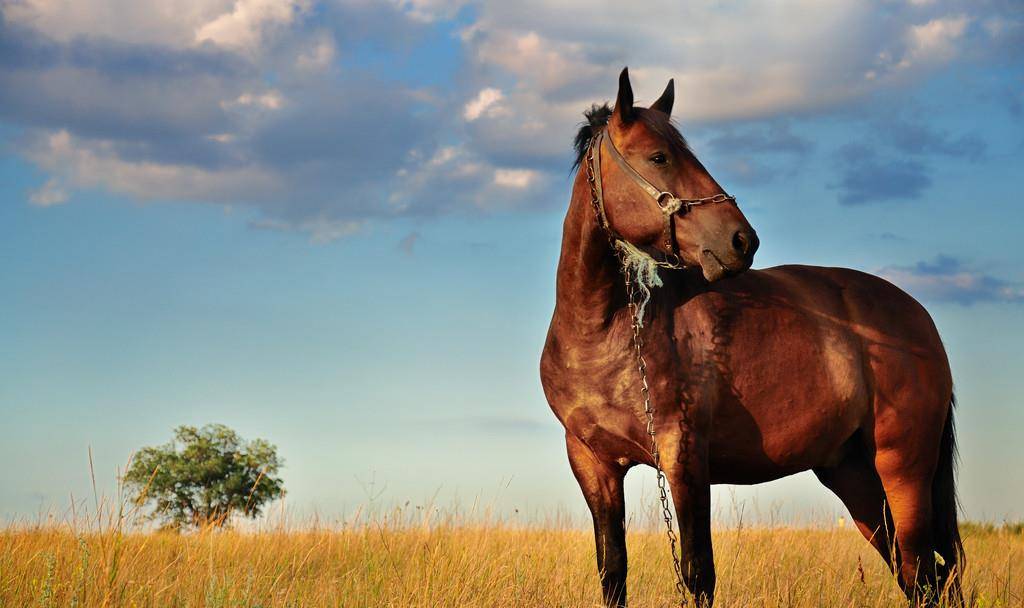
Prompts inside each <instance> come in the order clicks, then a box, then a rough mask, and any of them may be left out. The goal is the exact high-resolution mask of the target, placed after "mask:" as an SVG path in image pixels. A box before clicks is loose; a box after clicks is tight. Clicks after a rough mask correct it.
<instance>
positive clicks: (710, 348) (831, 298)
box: [540, 69, 964, 606]
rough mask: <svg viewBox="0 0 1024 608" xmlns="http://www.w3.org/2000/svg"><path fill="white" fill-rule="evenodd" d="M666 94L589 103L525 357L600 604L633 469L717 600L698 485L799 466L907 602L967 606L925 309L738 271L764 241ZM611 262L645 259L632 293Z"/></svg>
mask: <svg viewBox="0 0 1024 608" xmlns="http://www.w3.org/2000/svg"><path fill="white" fill-rule="evenodd" d="M674 97H675V92H674V83H673V81H669V83H668V86H667V87H666V88H665V90H664V93H662V95H661V96H660V97H659V98H658V99H657V100H656V101H655V102H654V103H653V104H651V105H650V107H647V108H644V107H638V106H634V102H633V91H632V86H631V84H630V81H629V72H628V70H627V69H624V70H623V71H622V73H621V75H620V77H619V87H618V93H617V96H616V100H615V103H614V106H613V107H609V106H608V104H604V105H603V106H597V105H594V106H592V107H591V109H590V110H589V111H587V112H585V114H584V116H585V117H586V122H585V123H584V124H583V126H582V127H581V129H580V131H579V133H578V135H577V137H576V142H575V143H576V164H575V165H574V168H575V169H577V171H576V177H575V179H574V182H573V189H572V199H571V201H570V203H569V208H568V211H567V213H566V216H565V222H564V227H563V233H562V247H561V254H560V257H559V261H558V270H557V278H556V301H555V308H554V313H553V315H552V318H551V324H550V327H549V330H548V334H547V338H546V342H545V344H544V350H543V354H542V356H541V362H540V375H541V382H542V385H543V388H544V393H545V396H546V398H547V401H548V403H549V405H550V407H551V410H552V411H553V412H554V414H555V416H556V417H557V418H558V420H559V421H560V422H561V423H562V425H563V426H564V428H565V443H566V449H567V452H568V458H569V464H570V466H571V469H572V471H573V474H574V476H575V478H576V480H577V481H578V483H579V486H580V488H581V490H582V491H583V496H584V498H585V500H586V503H587V505H588V507H589V509H590V512H591V514H592V516H593V524H594V537H595V541H596V552H597V568H598V572H599V575H600V581H601V588H602V596H603V600H604V602H605V603H606V604H607V605H608V606H625V605H626V570H627V561H626V542H625V521H624V520H625V501H624V498H623V479H624V477H625V475H626V472H627V471H628V470H629V469H630V468H631V467H633V466H635V465H638V464H643V465H648V466H655V465H658V466H659V471H663V474H664V478H665V479H666V480H667V484H668V487H669V489H670V490H671V501H672V507H673V509H672V510H673V511H674V513H675V517H676V519H677V522H678V534H679V545H680V547H679V554H676V553H675V547H674V546H673V559H674V560H679V561H680V566H681V567H680V570H681V573H679V574H678V576H679V578H681V579H683V582H684V583H685V587H686V589H687V590H688V592H689V593H690V594H692V596H693V598H694V599H695V600H696V602H697V604H698V605H704V606H711V605H712V603H713V601H714V592H715V566H714V557H713V550H712V543H711V492H710V488H711V485H712V484H722V483H728V484H756V483H762V482H767V481H771V480H774V479H779V478H781V477H785V476H788V475H792V474H794V473H798V472H801V471H806V470H811V471H813V472H814V474H815V475H816V476H817V478H818V479H819V480H820V481H821V483H822V484H823V485H824V486H825V487H826V488H828V489H829V490H831V491H832V492H833V493H834V494H835V495H836V496H838V497H839V499H840V500H841V501H842V502H843V504H844V505H845V506H846V508H847V509H848V510H849V512H850V516H851V518H852V520H853V521H854V522H855V523H856V526H857V528H858V530H859V531H860V532H861V533H862V534H863V535H864V537H865V538H866V539H867V540H868V542H870V543H871V545H872V546H874V548H875V549H876V550H877V551H878V553H879V554H880V555H881V556H882V558H883V559H884V560H885V561H886V563H887V564H888V565H889V568H890V570H891V571H892V573H893V575H894V577H895V578H896V579H897V582H898V584H899V585H900V587H901V588H902V590H903V592H904V593H905V594H906V596H907V597H908V598H909V600H910V601H912V602H915V603H926V604H929V605H935V604H938V603H939V602H940V601H943V600H941V599H940V598H945V601H949V602H951V603H953V604H955V605H962V604H963V599H962V592H961V590H960V586H959V582H958V581H959V576H958V575H959V572H960V570H961V569H962V567H963V563H964V553H963V547H962V544H961V541H960V534H959V530H958V526H957V503H956V491H955V478H954V474H955V471H954V467H955V460H956V453H955V450H956V445H955V433H954V421H953V407H954V403H955V402H954V396H953V384H952V378H951V374H950V368H949V363H948V360H947V357H946V353H945V350H944V347H943V345H942V342H941V340H940V338H939V335H938V332H937V330H936V328H935V325H934V323H933V321H932V319H931V317H930V316H929V315H928V313H927V312H926V311H925V309H924V308H923V307H922V306H921V305H920V304H919V303H918V302H917V301H916V300H914V299H913V298H912V297H911V296H909V295H908V294H906V293H905V292H903V291H901V290H900V289H899V288H897V287H896V286H894V285H892V284H890V283H889V282H887V281H885V280H883V279H881V278H879V277H876V276H873V275H870V274H866V273H863V272H859V271H856V270H850V269H845V268H825V267H816V266H800V265H787V266H778V267H774V268H766V269H763V270H749V268H750V266H751V264H752V262H753V257H754V254H755V252H756V250H757V248H758V244H759V242H758V237H757V235H756V233H755V231H754V230H753V228H751V226H750V224H749V223H748V222H747V219H746V218H745V217H744V215H743V213H742V212H741V211H740V209H739V207H738V206H737V205H736V203H735V200H734V199H733V198H732V197H730V196H728V195H726V194H725V191H724V190H723V189H722V187H721V186H720V185H719V184H718V182H717V181H715V179H714V178H713V177H712V176H711V175H710V174H709V173H708V171H707V170H706V169H705V167H704V166H703V165H702V164H701V162H700V161H699V160H698V159H697V157H696V156H695V155H694V153H693V152H692V151H691V149H690V148H689V147H688V145H687V143H686V141H685V139H684V138H683V137H682V135H681V134H680V133H679V131H678V130H677V129H676V128H675V127H674V125H673V123H672V121H671V112H672V106H673V102H674ZM638 260H639V262H638ZM624 262H625V263H626V264H627V266H630V265H632V266H637V265H638V264H639V266H640V267H646V268H647V269H648V271H647V275H648V277H647V281H646V284H645V283H644V276H642V275H643V274H644V273H642V272H634V273H632V274H630V275H629V276H630V277H631V278H632V282H631V283H630V284H629V285H627V284H626V282H625V281H624V280H623V277H622V272H623V263H624ZM627 271H628V268H627ZM659 284H660V287H657V285H659ZM648 287H649V288H650V289H649V293H645V294H643V295H645V298H646V296H649V299H647V301H645V302H639V303H638V302H637V301H636V300H634V299H631V297H630V296H631V294H633V293H634V292H635V291H636V290H637V289H640V290H642V291H644V292H648ZM637 304H639V305H640V310H639V312H640V313H641V314H642V319H641V323H639V324H638V323H636V322H635V319H636V315H635V313H636V312H638V311H637V308H636V306H637ZM644 309H645V310H644ZM634 330H635V331H636V332H637V337H638V338H639V339H640V340H642V345H643V350H642V356H643V358H644V365H643V366H642V367H643V368H645V369H643V370H642V373H640V372H638V367H637V357H636V354H637V353H636V352H634V348H632V347H631V339H632V337H633V332H634ZM641 388H642V390H641ZM644 395H647V396H649V399H650V404H651V408H650V409H651V426H650V431H651V433H653V434H654V435H653V436H654V437H655V438H656V445H655V447H652V445H651V436H649V434H648V427H647V424H646V421H645V410H644V408H643V407H642V405H643V396H644ZM670 528H671V525H670ZM823 559H826V558H824V557H823ZM680 587H681V586H680Z"/></svg>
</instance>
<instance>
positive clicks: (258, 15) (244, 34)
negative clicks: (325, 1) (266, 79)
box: [195, 0, 310, 51]
mask: <svg viewBox="0 0 1024 608" xmlns="http://www.w3.org/2000/svg"><path fill="white" fill-rule="evenodd" d="M309 8H310V2H309V0H235V4H234V6H233V7H232V8H231V10H230V11H229V12H226V13H223V14H221V15H219V16H217V17H216V18H215V19H213V20H211V21H209V22H207V23H204V24H202V25H201V26H199V27H198V28H197V29H196V37H195V39H196V42H200V43H202V42H205V41H210V42H213V43H214V44H219V45H223V46H228V47H236V48H241V49H245V50H247V51H254V50H256V49H257V48H259V46H260V42H261V40H262V37H263V34H264V32H265V31H267V30H268V29H271V28H275V27H284V26H287V25H288V24H290V23H292V22H293V21H294V20H295V19H296V16H297V15H299V14H300V13H301V12H303V11H306V10H309Z"/></svg>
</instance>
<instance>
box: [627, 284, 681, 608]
mask: <svg viewBox="0 0 1024 608" xmlns="http://www.w3.org/2000/svg"><path fill="white" fill-rule="evenodd" d="M622 274H623V276H624V277H625V279H626V296H627V298H628V300H629V312H630V317H631V319H632V325H633V354H634V356H635V358H636V369H637V372H639V374H640V394H641V396H642V397H643V403H644V414H645V415H646V416H647V435H648V436H649V437H650V438H651V459H652V460H653V461H654V470H655V471H656V472H657V474H658V493H659V498H660V499H661V515H662V519H664V520H665V534H666V536H668V544H669V548H670V550H671V552H672V569H673V570H674V571H675V575H676V592H677V593H679V597H680V600H681V605H686V598H687V595H686V587H685V586H684V585H683V568H682V565H680V563H679V551H678V549H677V544H678V539H677V537H676V531H675V526H673V525H672V508H671V506H670V503H669V500H668V486H667V483H666V479H665V471H664V470H663V469H662V468H661V452H660V451H659V450H658V440H657V437H656V436H655V431H654V406H652V405H651V387H650V385H648V383H647V360H646V359H644V353H643V347H644V339H643V337H642V336H641V335H640V328H641V326H642V322H643V319H641V318H640V314H641V313H640V307H639V304H638V296H637V290H636V288H635V285H634V281H633V277H632V275H631V274H630V271H629V269H628V267H626V266H625V265H623V267H622Z"/></svg>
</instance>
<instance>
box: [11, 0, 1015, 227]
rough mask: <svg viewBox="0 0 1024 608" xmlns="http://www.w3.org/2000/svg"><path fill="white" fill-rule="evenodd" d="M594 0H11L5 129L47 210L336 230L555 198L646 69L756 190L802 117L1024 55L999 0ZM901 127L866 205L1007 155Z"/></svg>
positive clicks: (801, 143)
mask: <svg viewBox="0 0 1024 608" xmlns="http://www.w3.org/2000/svg"><path fill="white" fill-rule="evenodd" d="M574 2H575V0H573V1H571V2H569V3H568V4H566V3H565V2H558V3H554V2H552V1H551V0H524V1H522V2H514V3H509V2H498V1H492V0H481V1H479V2H476V3H474V5H473V7H472V10H463V8H464V6H465V2H464V1H463V0H395V1H393V2H384V3H366V2H358V1H354V0H209V1H207V2H195V1H194V0H166V1H165V2H160V3H158V4H156V5H151V4H146V3H139V2H137V1H136V0H18V1H17V2H8V3H2V1H0V121H2V122H3V124H5V125H8V126H14V127H16V129H17V131H18V137H20V138H22V139H23V140H24V142H25V145H23V146H18V149H19V150H22V153H23V155H24V156H25V157H26V158H28V159H29V160H30V161H31V162H33V163H35V165H36V166H37V167H39V168H40V169H42V170H43V171H44V172H45V173H46V176H45V177H44V178H43V179H42V180H40V181H41V182H44V183H43V184H41V185H40V186H39V187H38V188H37V189H36V190H35V191H34V192H33V193H31V194H30V199H31V200H30V202H32V203H34V204H44V201H49V204H57V203H58V202H65V201H66V202H72V203H73V201H74V199H75V192H76V190H79V189H102V190H107V191H110V192H113V193H116V194H119V195H122V196H125V197H131V198H135V199H140V200H168V201H190V202H209V203H214V204H229V203H230V204H232V205H243V206H246V207H247V208H248V209H250V210H252V213H253V217H254V218H255V219H253V220H252V221H253V222H254V226H257V227H260V228H266V229H277V230H289V231H299V232H303V233H306V234H309V235H311V237H312V238H314V239H315V240H330V239H333V238H340V237H342V236H344V235H346V234H350V233H351V232H352V231H354V230H358V229H359V228H360V227H361V226H363V225H365V224H366V222H368V221H373V220H375V219H378V218H388V217H394V216H396V215H423V216H426V215H437V214H441V213H449V212H453V211H459V210H467V209H468V210H480V209H483V210H489V209H498V208H513V207H514V208H527V207H531V206H540V205H543V204H550V203H545V201H550V200H554V197H553V196H552V193H551V190H550V188H552V187H553V184H564V181H559V180H560V179H562V180H564V175H565V170H566V168H567V166H568V164H569V162H570V150H569V142H570V141H571V138H572V135H573V131H574V129H575V128H576V126H577V124H578V121H579V120H580V118H581V117H580V112H581V111H582V109H584V108H585V107H587V106H588V105H589V104H590V103H592V102H594V101H601V100H605V99H609V98H611V97H612V96H614V92H615V75H616V74H617V73H618V71H619V70H620V69H621V67H622V66H623V65H625V64H627V63H628V64H630V65H631V66H632V67H633V70H632V73H633V76H634V83H635V85H636V90H637V94H638V97H639V98H640V99H641V100H643V99H647V100H648V101H649V100H650V99H653V98H654V97H655V96H656V95H657V94H658V93H660V91H661V89H662V87H663V86H664V83H665V82H666V81H667V80H668V78H670V77H675V78H676V85H677V87H676V88H677V104H676V105H677V112H676V115H677V117H679V118H680V119H681V121H682V124H684V126H685V127H687V128H690V126H691V125H693V124H694V123H700V124H703V125H712V126H713V128H717V129H718V131H717V132H715V134H714V136H713V137H711V138H710V139H709V143H708V145H709V148H710V149H712V152H714V153H716V154H720V155H723V156H725V158H724V160H723V166H725V167H727V171H728V172H730V175H732V176H734V177H736V179H738V180H740V181H744V180H746V181H747V182H748V183H752V182H760V181H767V180H770V179H772V178H773V177H774V176H776V175H778V174H780V171H781V172H784V171H787V170H791V167H792V165H794V164H795V161H796V160H797V159H799V158H801V156H802V155H806V154H807V153H808V151H809V150H810V149H811V147H812V146H811V144H810V143H809V142H808V141H807V140H806V139H805V138H803V137H801V136H800V135H799V134H798V133H796V132H793V131H790V129H789V127H788V125H789V124H790V123H789V122H787V121H788V120H791V119H792V117H794V116H799V115H802V114H806V113H814V112H821V111H824V110H828V109H831V108H837V107H838V108H843V107H846V108H849V107H850V106H851V104H855V103H856V102H857V101H858V100H861V99H865V98H866V96H868V95H870V94H872V93H874V92H877V91H879V90H883V89H885V88H886V87H897V86H904V85H905V84H907V83H910V82H913V81H914V80H915V79H919V78H921V77H922V76H926V75H928V74H930V73H932V72H933V71H934V70H938V69H941V68H942V67H943V66H946V65H949V64H950V63H952V62H956V61H962V60H965V59H964V58H965V57H968V56H969V57H973V58H975V59H977V58H979V57H980V58H985V57H988V56H991V55H992V54H993V53H994V51H992V49H995V48H999V49H1002V51H1001V52H1002V54H1003V55H1006V54H1007V53H1006V52H1005V51H1006V49H1011V48H1015V45H1014V43H1013V41H1014V40H1016V39H1017V38H1016V36H1018V35H1019V34H1017V33H1015V32H1019V31H1020V27H1019V23H1018V21H1019V20H1018V19H1017V18H1016V17H1015V16H1014V15H1012V14H1008V12H1007V11H1002V10H1001V9H1000V8H999V6H996V5H991V6H990V5H984V6H977V7H976V6H961V7H958V8H950V7H949V6H948V3H945V2H940V1H938V0H936V1H934V2H929V3H921V4H918V5H914V4H910V3H892V4H891V5H887V7H886V17H885V19H879V18H878V10H877V7H874V6H872V5H870V3H864V2H860V1H859V0H839V1H837V2H832V3H827V4H825V3H821V2H817V1H816V0H784V1H782V2H773V3H756V2H751V3H741V5H742V6H739V7H738V8H736V9H735V10H734V9H729V10H724V9H723V7H722V5H721V3H719V2H716V1H714V0H699V1H696V2H687V3H674V4H673V3H668V4H665V5H662V6H659V7H658V8H657V9H656V10H652V9H651V8H650V7H647V6H640V5H630V4H628V3H617V4H612V5H608V6H604V7H602V8H601V10H594V9H593V7H592V5H591V3H589V2H588V3H581V2H575V3H574ZM738 10H742V12H743V14H744V17H743V18H742V19H737V18H736V14H737V11H738ZM623 24H629V26H628V27H624V25H623ZM427 44H429V45H430V47H431V49H435V47H437V46H438V45H441V46H444V45H450V46H451V48H447V47H446V48H444V49H442V50H443V51H444V52H442V53H438V55H439V56H441V55H443V56H444V57H446V59H445V60H444V61H441V62H440V63H439V64H438V65H439V66H440V68H439V71H440V72H443V73H438V74H435V73H432V72H431V71H430V70H422V69H411V68H410V67H408V64H409V58H410V57H417V56H419V55H422V54H423V53H422V51H423V49H424V48H425V47H423V46H417V45H427ZM1000 45H1001V46H1000ZM986 53H988V55H986ZM1011 54H1012V53H1011ZM753 121H765V122H764V123H763V124H761V125H756V124H754V122H753ZM892 138H893V139H892V141H891V142H890V143H888V144H887V145H889V147H890V148H892V149H893V150H901V151H904V152H908V153H909V154H910V155H911V156H912V157H913V158H908V159H901V160H899V162H896V163H890V162H888V160H887V158H886V156H885V155H884V154H883V155H881V156H878V157H876V158H873V159H872V158H867V159H865V160H863V161H851V162H848V163H847V164H846V168H845V169H844V175H843V178H842V179H841V180H840V181H839V183H838V185H837V188H838V189H839V191H840V196H841V200H842V201H843V202H845V203H846V204H856V203H857V202H863V201H866V200H868V199H870V198H871V197H872V196H874V197H875V198H876V199H877V198H879V197H878V195H877V194H876V193H873V192H871V191H869V190H868V188H867V186H868V175H869V174H870V175H871V176H872V177H875V178H877V177H878V175H881V177H882V185H883V187H882V188H881V190H882V195H881V196H882V198H885V197H886V196H888V197H889V198H914V197H915V196H918V195H919V194H920V192H921V191H922V190H923V189H924V188H926V187H927V184H928V181H929V177H928V175H927V171H926V170H925V169H924V168H923V160H922V159H921V158H918V157H921V156H924V155H928V154H942V155H954V154H962V155H964V156H965V157H966V158H971V159H974V158H979V157H981V155H983V154H984V151H985V150H984V143H983V142H981V141H980V140H979V139H977V138H971V137H970V136H969V135H965V136H960V137H956V136H954V135H950V134H946V133H932V132H928V131H927V130H921V129H917V130H916V131H915V130H914V129H912V128H908V129H904V130H903V131H894V132H893V134H892ZM727 150H743V151H742V153H738V152H726V151H727ZM914 150H918V152H914ZM878 171H881V173H878ZM887 176H888V177H887ZM886 192H888V194H885V193H886ZM559 198H561V197H559Z"/></svg>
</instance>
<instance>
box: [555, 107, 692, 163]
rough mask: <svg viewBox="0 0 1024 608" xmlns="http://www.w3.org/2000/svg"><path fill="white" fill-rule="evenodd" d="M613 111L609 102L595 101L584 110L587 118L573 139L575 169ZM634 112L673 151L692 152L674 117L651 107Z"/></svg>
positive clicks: (606, 123)
mask: <svg viewBox="0 0 1024 608" xmlns="http://www.w3.org/2000/svg"><path fill="white" fill-rule="evenodd" d="M612 111H613V110H612V107H611V106H609V105H608V104H607V103H604V104H600V105H598V104H596V103H595V104H593V105H591V106H590V109H589V110H587V111H585V112H583V117H584V118H585V119H586V120H585V121H584V122H583V123H582V125H581V126H580V130H579V131H578V132H577V133H576V138H575V139H574V140H573V148H574V149H575V150H576V160H575V161H574V162H573V164H572V169H573V171H575V170H576V169H579V168H580V165H581V164H582V163H583V157H584V156H585V155H586V153H587V148H589V147H590V140H592V139H593V138H594V136H595V135H597V133H598V132H599V131H600V130H601V129H603V128H605V127H606V126H608V121H609V120H611V117H612ZM633 112H634V113H635V116H636V118H637V120H639V121H640V122H642V123H643V124H644V126H646V127H647V128H648V129H650V130H651V132H653V133H654V134H655V135H657V136H658V137H660V138H662V139H663V140H665V142H667V143H668V145H669V148H670V149H671V150H672V151H673V152H687V153H689V152H690V145H689V144H688V143H686V139H685V138H684V137H683V134H682V133H680V132H679V129H677V128H676V126H675V125H674V124H672V119H671V118H669V116H668V115H667V114H665V113H664V112H659V111H658V110H651V109H649V108H633Z"/></svg>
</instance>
